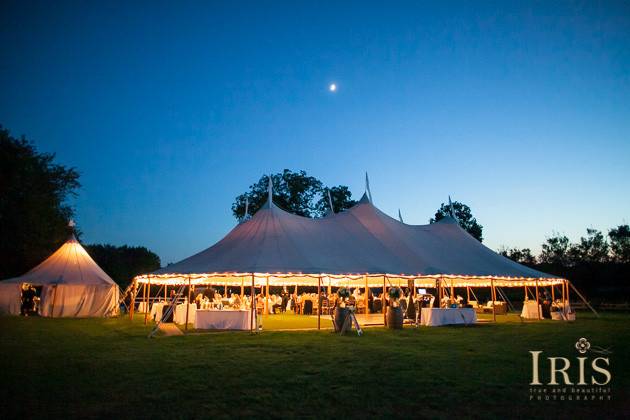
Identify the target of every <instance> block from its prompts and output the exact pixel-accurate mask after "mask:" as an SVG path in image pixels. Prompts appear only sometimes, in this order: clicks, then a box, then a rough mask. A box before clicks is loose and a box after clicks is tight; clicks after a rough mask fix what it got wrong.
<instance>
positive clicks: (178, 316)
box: [174, 303, 197, 324]
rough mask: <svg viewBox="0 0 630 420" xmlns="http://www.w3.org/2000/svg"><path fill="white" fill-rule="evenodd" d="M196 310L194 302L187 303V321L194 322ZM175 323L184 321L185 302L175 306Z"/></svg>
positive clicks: (183, 322)
mask: <svg viewBox="0 0 630 420" xmlns="http://www.w3.org/2000/svg"><path fill="white" fill-rule="evenodd" d="M196 312H197V305H195V304H194V303H189V304H188V323H189V324H194V323H195V313H196ZM174 320H175V323H176V324H185V323H186V304H185V303H180V304H179V305H177V306H176V307H175V318H174Z"/></svg>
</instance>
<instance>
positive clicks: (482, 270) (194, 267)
mask: <svg viewBox="0 0 630 420" xmlns="http://www.w3.org/2000/svg"><path fill="white" fill-rule="evenodd" d="M198 273H215V274H216V273H285V274H286V273H302V274H322V273H326V274H330V275H350V274H368V275H369V274H392V275H405V276H423V275H425V276H435V275H445V276H466V277H470V276H479V277H481V276H491V277H504V278H521V279H522V278H527V279H543V278H544V279H555V277H554V276H552V275H549V274H546V273H543V272H540V271H537V270H533V269H531V268H529V267H526V266H523V265H521V264H518V263H516V262H514V261H512V260H510V259H508V258H505V257H503V256H501V255H499V254H497V253H496V252H494V251H492V250H491V249H489V248H487V247H485V246H484V245H483V244H481V243H480V242H479V241H477V240H476V239H475V238H473V237H472V236H470V235H469V234H468V233H467V232H466V231H465V230H464V229H462V228H461V227H460V226H459V224H458V223H457V222H456V221H455V220H454V219H453V218H451V217H446V218H444V219H442V220H440V221H439V222H437V223H434V224H429V225H408V224H405V223H402V222H400V221H398V220H396V219H393V218H391V217H389V216H387V215H386V214H384V213H383V212H381V211H380V210H379V209H377V208H376V207H375V206H374V205H373V204H372V203H371V202H370V200H369V199H368V197H367V196H366V195H364V196H363V198H362V199H361V200H360V202H359V203H358V204H357V205H356V206H354V207H352V208H351V209H349V210H347V211H344V212H341V213H339V214H334V215H330V216H328V217H325V218H322V219H310V218H306V217H301V216H296V215H293V214H290V213H288V212H286V211H284V210H282V209H280V208H279V207H277V206H276V205H274V204H273V203H272V202H269V201H268V202H267V204H265V206H264V207H263V208H261V209H260V210H259V211H258V212H257V213H256V214H255V215H254V216H253V217H252V218H251V219H250V220H248V221H246V222H243V223H241V224H239V225H237V226H236V227H235V228H234V229H233V230H232V231H231V232H229V233H228V234H227V235H226V236H225V237H224V238H223V239H222V240H220V241H219V242H217V243H216V244H215V245H213V246H211V247H210V248H208V249H206V250H204V251H202V252H200V253H198V254H196V255H193V256H191V257H189V258H186V259H184V260H182V261H180V262H178V263H176V264H173V265H169V266H168V267H165V268H162V269H160V270H158V271H156V272H155V273H154V274H156V275H158V276H160V277H165V276H169V275H170V276H173V277H176V276H178V275H179V276H180V277H183V276H182V275H186V274H198ZM209 277H210V276H209ZM144 278H145V279H146V276H145V277H144Z"/></svg>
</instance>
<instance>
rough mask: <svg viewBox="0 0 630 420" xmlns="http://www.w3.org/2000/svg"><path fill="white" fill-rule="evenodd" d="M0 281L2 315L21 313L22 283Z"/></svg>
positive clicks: (0, 310)
mask: <svg viewBox="0 0 630 420" xmlns="http://www.w3.org/2000/svg"><path fill="white" fill-rule="evenodd" d="M3 283H4V282H0V315H19V314H20V303H21V299H22V285H21V284H15V283H9V284H3Z"/></svg>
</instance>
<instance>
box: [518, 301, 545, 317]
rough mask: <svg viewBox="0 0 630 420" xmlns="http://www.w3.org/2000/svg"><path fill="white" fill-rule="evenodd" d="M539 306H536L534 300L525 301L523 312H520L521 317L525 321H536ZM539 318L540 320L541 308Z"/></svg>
mask: <svg viewBox="0 0 630 420" xmlns="http://www.w3.org/2000/svg"><path fill="white" fill-rule="evenodd" d="M539 307H540V305H536V301H535V300H526V301H525V302H523V310H522V311H521V317H523V318H525V319H538V308H539ZM540 317H541V318H542V307H540Z"/></svg>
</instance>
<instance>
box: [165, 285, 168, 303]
mask: <svg viewBox="0 0 630 420" xmlns="http://www.w3.org/2000/svg"><path fill="white" fill-rule="evenodd" d="M167 292H168V284H165V285H164V300H165V301H167V302H168V293H167Z"/></svg>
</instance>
